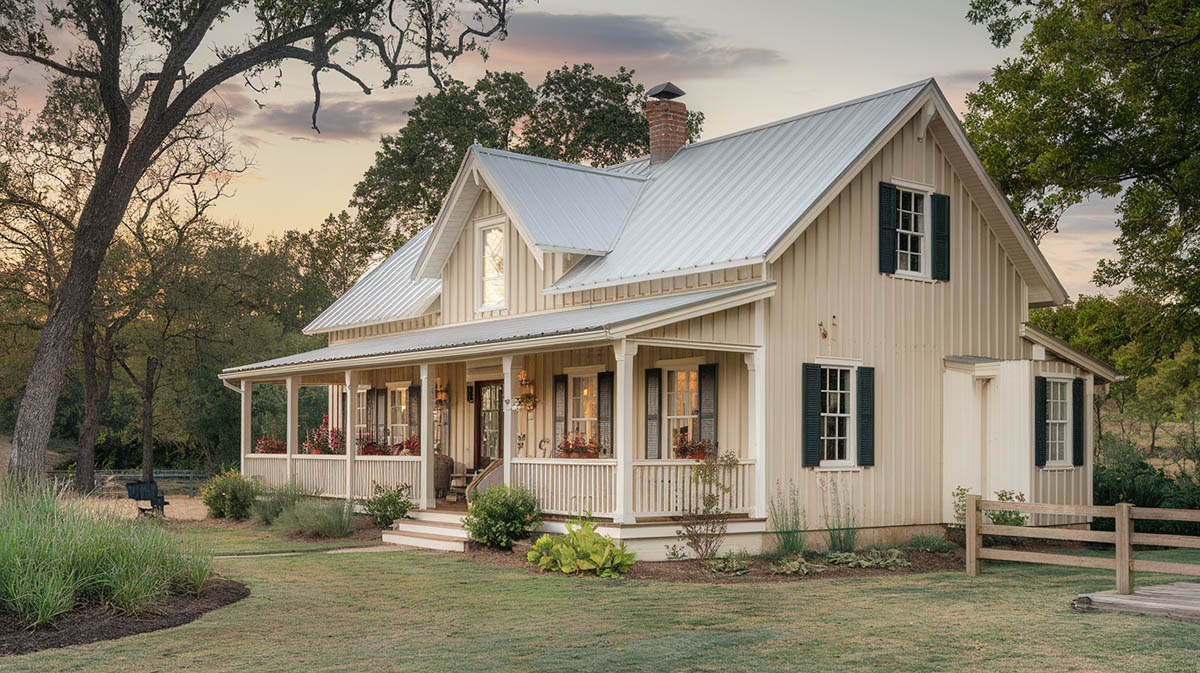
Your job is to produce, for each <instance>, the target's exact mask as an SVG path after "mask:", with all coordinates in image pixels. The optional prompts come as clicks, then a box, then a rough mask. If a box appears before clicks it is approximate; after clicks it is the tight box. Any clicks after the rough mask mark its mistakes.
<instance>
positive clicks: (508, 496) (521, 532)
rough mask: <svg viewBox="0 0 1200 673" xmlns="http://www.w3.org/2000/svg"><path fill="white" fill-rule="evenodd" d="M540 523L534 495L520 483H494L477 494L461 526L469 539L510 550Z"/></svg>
mask: <svg viewBox="0 0 1200 673" xmlns="http://www.w3.org/2000/svg"><path fill="white" fill-rule="evenodd" d="M540 525H542V512H541V510H540V509H539V508H538V502H537V497H536V496H535V495H534V494H533V492H532V491H530V490H529V489H527V488H522V487H520V486H513V487H510V486H504V485H501V486H493V487H491V488H489V489H488V490H486V491H484V492H483V493H476V494H475V497H474V498H472V500H471V506H470V507H469V508H467V515H466V516H465V517H463V520H462V526H463V528H465V529H467V532H468V533H470V534H471V539H472V540H474V541H475V542H478V543H480V544H483V545H487V546H488V547H493V548H495V549H512V545H513V542H515V541H517V540H524V539H526V538H528V537H529V536H530V535H531V534H533V531H535V530H537V527H538V526H540Z"/></svg>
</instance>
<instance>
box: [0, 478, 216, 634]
mask: <svg viewBox="0 0 1200 673" xmlns="http://www.w3.org/2000/svg"><path fill="white" fill-rule="evenodd" d="M0 521H3V522H4V525H3V526H0V608H2V609H3V610H4V611H7V612H10V613H12V614H14V615H16V617H17V618H18V619H20V620H21V621H22V622H23V623H25V624H26V625H27V626H30V627H35V626H45V625H48V624H52V623H54V622H55V621H56V620H57V619H58V618H60V617H61V616H62V615H63V614H65V613H66V612H68V611H70V610H71V609H72V608H74V607H75V606H76V605H79V604H84V605H96V606H101V607H106V608H110V609H113V610H116V611H119V612H125V613H132V614H138V613H144V612H147V611H150V610H153V608H154V606H155V605H156V604H158V603H159V602H160V601H162V600H163V599H164V598H166V597H167V595H168V594H170V593H199V592H200V591H201V590H202V589H204V587H205V586H207V584H208V582H209V579H210V578H211V577H212V555H211V554H208V553H207V552H205V551H203V550H201V549H200V548H199V547H198V546H197V545H194V544H192V543H190V542H188V541H186V540H184V539H183V538H181V537H180V536H178V535H176V534H175V533H172V532H170V531H167V530H166V529H163V528H160V527H158V526H156V525H154V524H153V523H151V522H149V521H146V520H143V519H138V520H129V519H122V518H120V517H118V516H116V515H114V514H112V513H111V512H109V511H107V510H96V509H95V508H93V507H89V506H88V505H87V503H85V502H84V501H80V500H75V499H73V498H72V497H71V496H70V495H69V494H67V493H66V492H65V491H61V490H57V489H56V488H55V487H53V486H50V485H47V484H19V483H17V482H15V481H7V482H4V483H0Z"/></svg>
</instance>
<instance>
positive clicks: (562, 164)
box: [471, 144, 647, 182]
mask: <svg viewBox="0 0 1200 673" xmlns="http://www.w3.org/2000/svg"><path fill="white" fill-rule="evenodd" d="M471 148H472V149H473V150H474V151H476V152H484V153H487V154H494V155H496V156H501V157H506V158H508V159H514V160H517V161H528V162H530V163H535V164H544V165H547V166H554V167H555V168H565V169H568V170H575V171H582V172H584V173H595V174H596V175H603V176H604V177H609V178H624V179H627V180H637V181H639V182H644V181H645V180H647V178H646V177H645V176H642V175H633V174H631V173H618V172H614V171H609V170H606V169H603V168H596V167H594V166H582V165H580V164H573V163H570V162H567V161H558V160H557V159H546V158H544V157H535V156H533V155H530V154H521V153H520V152H510V151H508V150H498V149H494V148H491V147H484V146H483V145H479V144H475V145H472V146H471Z"/></svg>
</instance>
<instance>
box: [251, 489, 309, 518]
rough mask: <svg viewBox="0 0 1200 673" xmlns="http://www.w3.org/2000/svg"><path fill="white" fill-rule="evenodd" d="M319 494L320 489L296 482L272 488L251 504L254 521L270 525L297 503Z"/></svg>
mask: <svg viewBox="0 0 1200 673" xmlns="http://www.w3.org/2000/svg"><path fill="white" fill-rule="evenodd" d="M319 495H321V491H320V490H308V489H306V488H304V487H303V486H297V485H296V484H288V485H286V486H278V487H276V488H270V489H267V491H266V493H265V494H264V495H262V496H261V497H259V498H258V499H257V500H255V501H254V503H253V504H251V505H250V517H251V518H252V519H253V520H254V523H257V524H259V525H261V526H270V525H271V524H273V523H275V520H276V519H278V518H279V515H280V514H282V513H283V512H284V511H286V510H289V509H291V508H292V507H295V506H296V503H299V502H301V501H302V500H304V499H306V498H315V497H317V496H319Z"/></svg>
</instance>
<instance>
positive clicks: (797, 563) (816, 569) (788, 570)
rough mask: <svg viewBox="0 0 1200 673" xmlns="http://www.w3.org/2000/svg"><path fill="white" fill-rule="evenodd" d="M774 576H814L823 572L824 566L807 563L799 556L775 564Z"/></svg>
mask: <svg viewBox="0 0 1200 673" xmlns="http://www.w3.org/2000/svg"><path fill="white" fill-rule="evenodd" d="M773 572H774V573H775V574H776V575H815V574H817V573H822V572H825V566H823V565H821V564H819V563H809V562H808V561H807V560H805V558H804V557H803V556H801V555H796V556H792V557H789V558H783V559H780V560H779V561H777V562H776V563H775V570H774V571H773Z"/></svg>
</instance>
